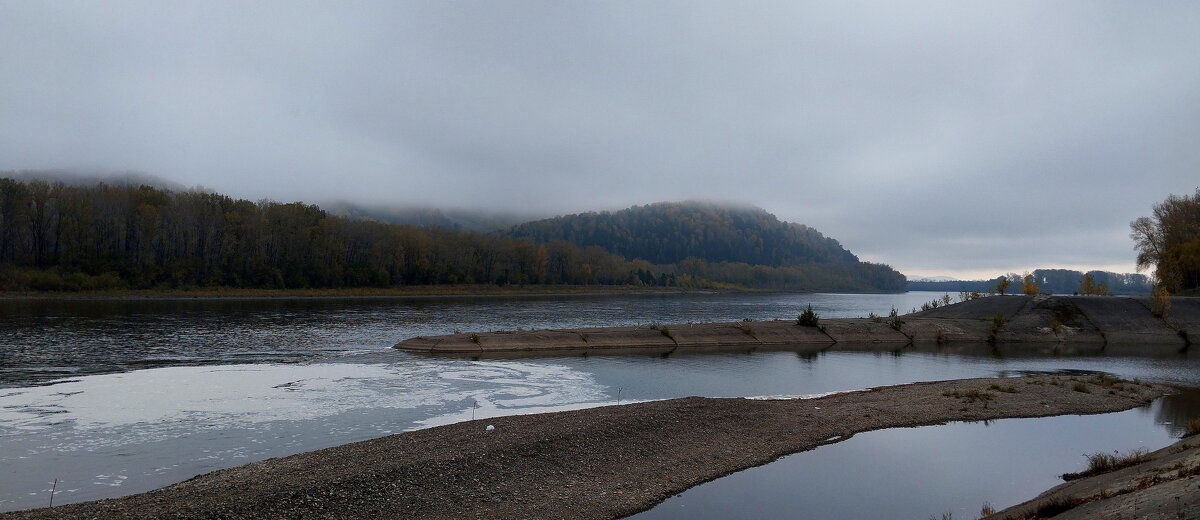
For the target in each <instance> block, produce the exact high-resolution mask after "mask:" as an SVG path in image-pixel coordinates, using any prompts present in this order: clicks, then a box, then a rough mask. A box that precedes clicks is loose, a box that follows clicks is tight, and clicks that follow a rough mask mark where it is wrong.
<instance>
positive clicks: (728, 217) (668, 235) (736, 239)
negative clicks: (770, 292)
mask: <svg viewBox="0 0 1200 520" xmlns="http://www.w3.org/2000/svg"><path fill="white" fill-rule="evenodd" d="M508 233H509V234H510V235H511V236H513V237H516V238H529V239H532V240H534V241H535V242H550V241H553V240H564V241H567V242H571V243H574V244H577V245H580V246H600V247H603V248H604V249H606V250H608V251H610V252H612V253H614V254H617V255H621V256H623V257H625V258H626V259H629V260H634V259H642V260H646V261H648V262H650V263H654V264H673V263H676V262H679V261H682V260H683V259H685V258H689V257H691V258H699V259H702V260H704V261H707V262H741V263H746V264H750V265H767V266H772V267H783V266H794V265H802V264H808V263H835V262H857V261H858V258H857V257H855V256H854V255H853V254H852V253H850V251H847V250H846V249H845V248H843V247H842V245H841V244H839V243H838V241H837V240H834V239H832V238H829V237H826V236H824V235H822V234H821V233H820V232H819V231H817V230H815V229H812V228H810V227H808V226H804V225H801V224H793V223H790V222H782V221H780V220H779V219H777V218H775V215H772V214H770V213H767V212H766V211H764V210H762V209H760V208H755V207H732V206H723V205H718V204H713V203H707V202H694V201H689V202H659V203H655V204H647V205H645V206H633V207H631V208H628V209H623V210H620V211H614V212H608V211H605V212H599V213H597V212H589V213H579V214H575V215H565V216H561V217H554V218H549V219H545V220H538V221H534V222H528V223H525V224H521V225H518V226H516V227H514V228H512V229H511V230H509V232H508Z"/></svg>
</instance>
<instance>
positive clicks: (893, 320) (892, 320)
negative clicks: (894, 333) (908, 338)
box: [888, 307, 904, 330]
mask: <svg viewBox="0 0 1200 520" xmlns="http://www.w3.org/2000/svg"><path fill="white" fill-rule="evenodd" d="M888 325H891V326H892V328H893V329H896V330H900V327H903V326H904V318H901V317H900V313H898V312H896V308H895V307H892V312H891V313H890V314H888Z"/></svg>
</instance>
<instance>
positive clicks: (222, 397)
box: [0, 361, 605, 430]
mask: <svg viewBox="0 0 1200 520" xmlns="http://www.w3.org/2000/svg"><path fill="white" fill-rule="evenodd" d="M604 395H605V394H604V390H603V387H601V386H600V385H598V384H597V383H596V382H595V381H594V379H593V378H592V377H591V376H590V375H589V374H584V373H580V372H577V371H574V370H572V369H570V368H567V367H564V366H559V365H551V364H532V363H521V362H512V361H505V362H497V361H445V362H439V363H420V364H415V363H414V364H411V365H406V364H388V365H370V364H339V363H322V364H305V365H262V364H254V365H226V366H210V367H170V368H156V369H148V370H138V371H134V372H126V373H121V374H106V375H97V376H85V377H81V378H78V379H73V380H68V381H65V382H62V383H59V384H54V385H50V386H42V387H30V388H21V389H19V391H9V392H7V393H5V394H4V395H0V426H5V427H11V428H17V429H23V430H39V429H44V428H49V427H53V426H57V427H61V425H63V424H64V423H69V424H71V425H72V426H73V428H74V429H76V430H80V429H85V430H86V429H107V428H116V427H124V426H135V427H139V429H143V430H145V429H158V428H159V427H161V426H164V425H172V424H173V425H176V426H175V427H174V428H171V427H169V426H168V429H176V428H178V427H179V426H180V425H181V424H187V425H188V427H201V428H205V427H210V428H211V427H216V428H221V427H230V426H240V425H247V424H254V423H262V422H268V421H298V420H307V419H318V418H321V417H326V416H330V415H334V414H337V413H341V412H345V411H348V410H354V409H379V408H404V409H411V408H417V407H421V406H444V405H446V404H447V403H453V402H457V401H464V400H467V401H469V400H472V399H474V400H476V401H479V402H486V403H493V402H494V403H495V405H494V406H496V407H499V408H521V407H543V406H553V405H560V404H568V403H579V402H589V401H594V400H598V399H601V398H602V396H604Z"/></svg>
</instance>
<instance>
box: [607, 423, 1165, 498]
mask: <svg viewBox="0 0 1200 520" xmlns="http://www.w3.org/2000/svg"><path fill="white" fill-rule="evenodd" d="M1157 406H1159V405H1156V406H1152V407H1148V408H1140V409H1134V410H1128V411H1125V412H1119V413H1112V414H1103V415H1085V416H1062V417H1049V418H1042V419H1001V420H998V421H989V422H976V423H952V424H947V425H942V426H926V427H921V428H896V429H888V430H876V431H871V432H865V433H860V434H858V435H855V436H854V437H852V438H850V439H849V440H845V441H842V442H839V443H837V444H831V445H828V446H823V447H821V448H818V449H816V450H813V451H808V452H801V453H797V454H793V455H790V456H787V457H784V458H782V459H779V460H777V461H775V462H773V463H770V464H767V465H765V466H759V467H757V468H751V469H748V470H745V471H741V472H738V473H734V474H733V475H729V476H727V477H724V478H721V479H717V480H714V481H712V482H708V483H705V484H701V485H699V486H696V487H694V488H692V489H689V490H687V491H685V492H683V493H681V494H679V495H676V496H675V497H672V498H670V499H668V500H667V501H666V502H663V503H662V504H659V505H658V506H657V507H655V508H653V509H651V510H649V511H646V512H643V513H640V514H637V515H633V516H630V517H628V518H630V519H631V520H662V519H682V518H689V519H696V520H705V519H727V518H780V519H782V518H822V519H829V520H833V519H846V520H853V519H859V518H897V519H903V518H909V519H914V520H915V519H925V518H930V517H933V518H941V515H942V514H943V513H947V512H948V513H951V515H952V516H953V518H978V516H979V511H980V508H981V507H982V506H983V505H984V504H990V505H991V506H993V507H1005V506H1010V505H1013V504H1018V503H1021V502H1024V501H1025V500H1028V499H1030V498H1033V496H1034V495H1036V494H1037V493H1040V492H1041V491H1044V490H1047V489H1050V488H1051V487H1053V486H1055V485H1058V484H1061V483H1062V479H1060V478H1058V476H1057V474H1062V473H1065V472H1075V471H1081V470H1082V469H1084V468H1085V467H1086V464H1084V457H1082V455H1083V454H1085V453H1097V452H1111V451H1112V449H1113V448H1114V447H1120V448H1121V450H1122V451H1124V452H1126V453H1128V451H1129V450H1133V449H1138V448H1143V449H1147V450H1154V449H1158V448H1161V447H1163V446H1165V445H1168V444H1170V443H1171V442H1172V440H1173V438H1172V436H1171V435H1169V433H1168V432H1167V431H1166V430H1165V429H1163V428H1160V427H1157V425H1156V424H1155V422H1154V421H1153V420H1152V419H1153V418H1155V417H1158V416H1160V415H1161V413H1160V411H1157V410H1155V408H1156V407H1157ZM1013 453H1016V454H1019V456H1008V454H1013ZM1031 461H1033V462H1032V463H1031ZM1052 468H1058V469H1052ZM851 496H852V497H853V499H848V498H849V497H851ZM826 497H839V498H840V499H838V500H829V499H828V498H826Z"/></svg>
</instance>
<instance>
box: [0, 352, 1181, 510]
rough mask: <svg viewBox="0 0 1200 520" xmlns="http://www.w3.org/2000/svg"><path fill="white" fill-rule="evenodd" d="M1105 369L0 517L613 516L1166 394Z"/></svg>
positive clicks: (419, 454)
mask: <svg viewBox="0 0 1200 520" xmlns="http://www.w3.org/2000/svg"><path fill="white" fill-rule="evenodd" d="M1114 381H1115V380H1112V379H1104V378H1092V379H1086V380H1083V381H1082V382H1080V381H1072V380H1071V379H1070V378H1066V377H1061V376H1058V377H1056V376H1031V377H1024V378H1006V379H971V380H960V381H946V382H934V383H918V384H911V385H902V386H894V387H881V388H875V389H870V390H864V391H857V392H848V393H841V394H835V395H831V396H826V397H822V398H817V399H804V400H749V399H736V398H734V399H709V398H699V397H689V398H683V399H672V400H666V401H653V402H646V403H637V404H629V405H623V406H606V407H600V408H592V409H587V410H577V411H567V412H557V413H549V414H539V415H525V416H511V417H500V418H493V419H487V420H483V421H471V422H464V423H458V424H453V425H448V426H441V427H436V428H429V429H425V430H418V431H414V432H408V433H403V434H398V435H392V436H388V437H383V438H379V439H374V440H370V441H365V442H359V443H354V444H347V445H344V446H338V447H334V448H329V449H324V450H318V451H314V452H310V453H304V454H300V455H294V456H291V457H285V458H279V459H270V460H266V461H262V462H257V463H253V464H248V465H245V466H240V467H236V468H231V469H227V470H221V471H217V472H214V473H210V474H207V475H202V476H199V477H196V478H193V479H191V480H188V481H185V482H182V483H179V484H176V485H173V486H169V487H166V488H163V489H159V490H156V491H152V492H149V493H143V494H139V495H133V496H129V497H124V498H119V499H108V500H101V501H96V502H88V503H81V504H72V505H66V506H60V507H55V508H54V509H40V510H30V511H22V512H13V513H6V514H0V518H6V519H8V518H446V519H450V518H489V519H494V518H585V519H586V518H596V519H601V518H604V519H607V518H620V517H622V516H626V515H629V514H633V513H636V512H639V511H642V510H645V509H648V508H650V507H652V506H654V505H655V504H657V503H659V502H661V501H662V500H665V499H666V498H668V497H670V496H672V495H674V494H676V493H679V492H680V491H683V490H685V489H687V488H689V487H692V486H695V485H697V484H700V483H702V482H705V481H708V480H712V479H715V478H717V477H720V476H723V475H726V474H729V473H732V472H735V471H739V470H742V469H745V468H749V467H753V466H757V465H761V464H765V463H768V462H770V461H772V460H774V459H776V458H778V457H781V456H783V455H787V454H790V453H795V452H797V451H803V450H808V449H812V448H815V447H817V446H820V445H823V444H828V443H832V442H838V441H840V440H844V439H846V438H848V437H850V436H852V435H854V434H855V433H858V432H864V431H868V430H875V429H880V428H891V427H905V426H919V425H929V424H938V423H943V422H947V421H972V420H983V419H999V418H1007V417H1040V416H1050V415H1061V414H1091V413H1103V412H1114V411H1119V410H1124V409H1128V408H1132V407H1136V406H1140V405H1144V404H1146V403H1148V402H1150V401H1151V400H1153V399H1154V398H1156V397H1158V396H1160V395H1162V394H1163V393H1164V392H1167V391H1169V389H1168V388H1166V387H1162V386H1157V385H1150V384H1141V383H1138V384H1135V383H1128V382H1119V383H1118V382H1114ZM1080 385H1082V386H1080ZM1083 390H1086V391H1083ZM489 424H491V425H494V426H495V429H494V430H493V431H487V430H486V426H487V425H489Z"/></svg>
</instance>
